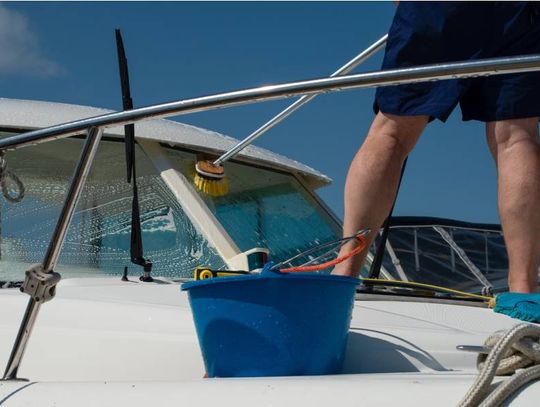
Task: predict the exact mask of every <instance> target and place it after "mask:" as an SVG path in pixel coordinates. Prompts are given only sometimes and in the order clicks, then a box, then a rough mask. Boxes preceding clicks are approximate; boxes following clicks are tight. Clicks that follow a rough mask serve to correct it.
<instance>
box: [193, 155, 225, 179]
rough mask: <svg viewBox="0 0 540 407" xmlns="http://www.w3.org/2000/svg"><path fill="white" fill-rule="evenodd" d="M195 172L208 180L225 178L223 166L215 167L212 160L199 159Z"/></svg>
mask: <svg viewBox="0 0 540 407" xmlns="http://www.w3.org/2000/svg"><path fill="white" fill-rule="evenodd" d="M195 170H196V171H197V173H198V174H199V175H201V176H202V177H205V178H208V179H217V180H219V179H222V178H224V177H225V169H224V168H223V166H222V165H214V163H213V162H212V160H208V159H198V160H197V163H196V164H195Z"/></svg>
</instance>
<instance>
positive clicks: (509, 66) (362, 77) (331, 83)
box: [0, 55, 540, 150]
mask: <svg viewBox="0 0 540 407" xmlns="http://www.w3.org/2000/svg"><path fill="white" fill-rule="evenodd" d="M532 71H540V55H526V56H517V57H504V58H490V59H482V60H477V61H467V62H454V63H443V64H434V65H425V66H420V67H411V68H403V69H390V70H386V71H377V72H368V73H362V74H355V75H347V76H339V77H334V78H323V79H311V80H305V81H299V82H290V83H285V84H279V85H270V86H262V87H258V88H251V89H245V90H238V91H233V92H226V93H218V94H214V95H210V96H202V97H197V98H192V99H184V100H178V101H174V102H169V103H162V104H157V105H152V106H146V107H141V108H138V109H133V110H130V111H124V112H116V113H109V114H104V115H101V116H95V117H91V118H87V119H82V120H76V121H73V122H69V123H65V124H59V125H56V126H51V127H47V128H44V129H40V130H36V131H31V132H28V133H23V134H19V135H15V136H12V137H8V138H5V139H2V140H0V150H7V149H15V148H18V147H23V146H26V145H33V144H37V143H40V142H45V141H50V140H54V139H57V138H62V137H68V136H71V135H74V134H80V133H82V132H83V131H85V130H87V129H88V128H91V127H98V128H107V127H114V126H120V125H126V124H131V123H135V122H138V121H143V120H149V119H156V118H164V117H169V116H175V115H182V114H187V113H194V112H202V111H208V110H213V109H218V108H224V107H230V106H240V105H245V104H249V103H254V102H259V101H265V100H275V99H284V98H289V97H293V96H298V95H310V94H319V93H324V92H331V91H340V90H347V89H360V88H372V87H378V86H391V85H401V84H405V83H414V82H426V81H431V80H443V79H458V78H471V77H478V76H489V75H501V74H508V73H518V72H532Z"/></svg>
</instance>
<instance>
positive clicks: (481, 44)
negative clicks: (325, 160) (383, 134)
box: [374, 1, 540, 122]
mask: <svg viewBox="0 0 540 407" xmlns="http://www.w3.org/2000/svg"><path fill="white" fill-rule="evenodd" d="M526 54H540V4H534V3H533V2H465V1H464V2H401V3H400V4H399V6H398V8H397V10H396V14H395V16H394V20H393V22H392V26H391V28H390V32H389V36H388V42H387V44H386V51H385V56H384V61H383V66H382V68H383V69H393V68H405V67H408V66H419V65H428V64H435V63H441V62H455V61H465V60H472V59H481V58H495V57H505V56H516V55H526ZM458 103H459V104H460V107H461V112H462V115H463V120H480V121H484V122H489V121H495V120H508V119H518V118H525V117H537V116H540V72H539V73H537V72H534V73H520V74H505V75H496V76H489V77H481V78H474V79H452V80H444V81H437V82H426V83H415V84H406V85H398V86H386V87H380V88H378V89H377V92H376V96H375V103H374V110H375V112H378V111H379V110H381V111H383V112H384V113H390V114H395V115H400V116H416V115H428V116H430V119H439V120H441V121H443V122H444V121H446V119H448V116H450V113H451V112H452V110H454V108H455V107H456V105H457V104H458Z"/></svg>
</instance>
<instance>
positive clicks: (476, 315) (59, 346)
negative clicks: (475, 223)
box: [0, 277, 540, 406]
mask: <svg viewBox="0 0 540 407" xmlns="http://www.w3.org/2000/svg"><path fill="white" fill-rule="evenodd" d="M134 281H135V280H134ZM0 296H1V297H2V304H3V306H2V308H1V309H0V364H1V365H2V366H5V364H6V362H7V357H8V355H9V350H10V349H11V346H12V344H13V340H14V337H15V334H16V332H17V328H18V325H19V323H20V319H21V316H22V314H23V312H24V308H25V306H26V302H27V300H28V297H27V296H26V295H23V294H21V293H19V291H18V290H16V289H4V290H1V291H0ZM517 322H518V321H516V320H513V319H511V318H508V317H506V316H503V315H499V314H495V313H494V312H493V311H492V310H489V309H485V308H478V307H469V306H459V305H448V304H433V303H420V302H396V301H356V302H355V308H354V313H353V320H352V323H351V329H350V335H349V343H348V349H347V356H346V363H345V368H344V371H345V373H346V374H343V375H336V376H312V377H287V378H278V377H273V378H242V379H204V378H203V375H204V367H203V362H202V357H201V354H200V350H199V346H198V342H197V338H196V334H195V329H194V325H193V321H192V316H191V311H190V308H189V304H188V301H187V295H186V294H185V293H183V292H180V290H179V286H178V284H167V283H166V282H165V281H164V283H163V284H156V283H153V284H145V283H139V282H121V281H119V278H117V277H114V278H91V279H73V280H64V281H62V282H61V283H60V285H59V286H58V290H57V297H56V298H55V299H54V300H53V301H51V302H50V303H47V304H45V305H44V306H43V307H42V310H41V313H40V318H39V319H38V321H37V323H36V326H35V330H34V332H33V335H32V338H31V340H30V342H29V346H28V349H27V352H26V354H25V358H24V360H23V363H22V365H21V369H20V371H19V375H18V376H19V377H23V378H28V379H30V380H31V382H30V383H25V382H4V383H0V404H1V405H2V406H4V405H6V406H10V405H17V406H20V405H37V404H39V405H40V406H46V405H55V406H63V405H80V406H86V405H88V406H90V405H92V406H96V405H100V406H101V405H103V406H106V405H118V400H122V405H131V406H139V405H141V406H142V405H148V404H151V403H154V404H155V403H156V400H157V399H156V394H159V400H162V401H166V402H167V403H166V404H171V405H172V404H174V403H178V405H181V404H180V403H182V405H190V406H208V405H210V403H219V405H225V406H227V405H234V406H244V405H245V406H247V405H249V406H253V405H275V406H278V405H279V406H282V405H283V406H285V405H291V406H292V405H299V404H300V405H313V406H319V405H320V406H323V405H324V406H328V405H329V404H332V403H334V404H335V402H336V395H339V403H340V405H346V404H350V405H359V404H360V403H361V404H363V405H369V406H376V405H392V404H397V403H399V404H400V405H403V406H408V405H410V406H413V405H414V406H428V405H429V406H433V405H439V406H453V405H456V404H457V402H458V401H459V400H460V398H461V397H462V396H463V395H464V394H465V392H466V391H467V389H468V387H469V386H470V385H471V383H472V382H473V380H474V378H475V376H476V367H475V359H476V356H475V354H473V353H466V352H461V351H457V350H456V346H457V345H481V344H482V343H483V341H484V339H485V338H486V337H487V336H488V335H489V334H491V333H492V332H494V331H496V330H498V329H507V328H510V327H512V326H513V325H515V324H516V323H517ZM24 386H26V387H24ZM23 387H24V388H23ZM17 390H19V391H17ZM539 398H540V385H538V384H536V385H531V386H529V387H528V388H526V389H525V390H523V391H522V392H521V393H520V395H519V396H518V397H517V398H516V399H515V400H514V402H513V403H512V405H513V406H514V405H516V406H520V405H528V406H531V405H532V403H533V400H538V399H539ZM38 401H39V403H38Z"/></svg>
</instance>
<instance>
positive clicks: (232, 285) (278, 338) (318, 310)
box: [182, 272, 358, 377]
mask: <svg viewBox="0 0 540 407" xmlns="http://www.w3.org/2000/svg"><path fill="white" fill-rule="evenodd" d="M357 284H358V280H357V279H355V278H350V277H341V276H332V275H324V274H314V273H291V274H286V273H274V272H263V273H262V274H259V275H247V276H238V277H223V278H213V279H207V280H201V281H190V282H187V283H184V284H182V290H185V291H188V293H189V301H190V304H191V309H192V311H193V319H194V321H195V328H196V330H197V335H198V338H199V344H200V347H201V351H202V354H203V358H204V363H205V366H206V371H207V373H208V376H209V377H252V376H296V375H324V374H338V373H341V368H342V364H343V359H344V354H345V346H346V343H347V335H348V332H349V324H350V321H351V313H352V308H353V302H354V294H355V292H356V286H357Z"/></svg>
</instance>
